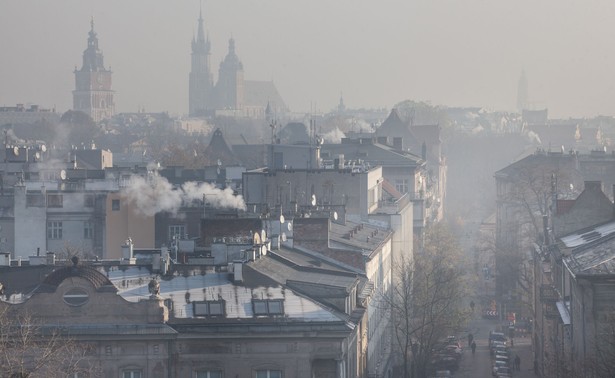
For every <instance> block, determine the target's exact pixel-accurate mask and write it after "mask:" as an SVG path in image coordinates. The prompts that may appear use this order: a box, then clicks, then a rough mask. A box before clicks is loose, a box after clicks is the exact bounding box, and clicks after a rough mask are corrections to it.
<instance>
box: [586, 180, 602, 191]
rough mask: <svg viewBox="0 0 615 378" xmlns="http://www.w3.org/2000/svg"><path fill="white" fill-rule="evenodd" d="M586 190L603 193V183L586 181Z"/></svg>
mask: <svg viewBox="0 0 615 378" xmlns="http://www.w3.org/2000/svg"><path fill="white" fill-rule="evenodd" d="M585 190H599V191H602V181H585Z"/></svg>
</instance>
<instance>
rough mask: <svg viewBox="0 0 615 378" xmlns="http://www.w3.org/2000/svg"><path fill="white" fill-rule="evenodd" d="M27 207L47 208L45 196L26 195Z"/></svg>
mask: <svg viewBox="0 0 615 378" xmlns="http://www.w3.org/2000/svg"><path fill="white" fill-rule="evenodd" d="M26 207H45V196H44V195H43V194H26Z"/></svg>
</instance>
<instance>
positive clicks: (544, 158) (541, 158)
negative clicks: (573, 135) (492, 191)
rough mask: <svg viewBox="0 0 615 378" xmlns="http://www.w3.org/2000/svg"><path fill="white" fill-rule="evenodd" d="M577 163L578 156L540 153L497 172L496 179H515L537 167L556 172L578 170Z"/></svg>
mask: <svg viewBox="0 0 615 378" xmlns="http://www.w3.org/2000/svg"><path fill="white" fill-rule="evenodd" d="M576 161H577V156H576V154H568V153H565V154H563V153H552V152H545V151H538V152H536V153H534V154H532V155H528V156H526V157H524V158H522V159H520V160H517V161H516V162H514V163H512V164H509V165H507V166H506V167H504V168H502V169H500V170H499V171H497V172H495V177H498V178H504V177H510V178H511V179H514V178H516V177H517V176H519V175H520V174H522V173H524V172H525V173H527V169H528V168H535V167H544V168H547V167H548V168H550V169H554V170H556V171H557V170H559V169H569V170H571V171H572V170H576Z"/></svg>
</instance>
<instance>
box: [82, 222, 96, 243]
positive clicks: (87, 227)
mask: <svg viewBox="0 0 615 378" xmlns="http://www.w3.org/2000/svg"><path fill="white" fill-rule="evenodd" d="M93 234H94V230H93V225H92V222H88V221H85V222H83V238H84V239H92V235H93Z"/></svg>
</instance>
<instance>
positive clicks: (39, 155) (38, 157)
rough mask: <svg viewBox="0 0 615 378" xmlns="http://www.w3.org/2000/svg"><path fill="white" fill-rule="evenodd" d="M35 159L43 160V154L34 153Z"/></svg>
mask: <svg viewBox="0 0 615 378" xmlns="http://www.w3.org/2000/svg"><path fill="white" fill-rule="evenodd" d="M34 159H36V160H41V153H40V152H35V153H34Z"/></svg>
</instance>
